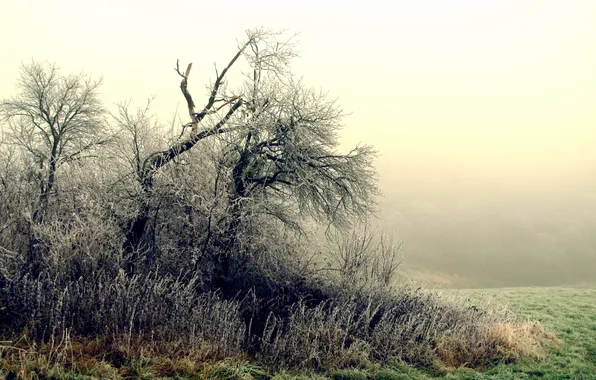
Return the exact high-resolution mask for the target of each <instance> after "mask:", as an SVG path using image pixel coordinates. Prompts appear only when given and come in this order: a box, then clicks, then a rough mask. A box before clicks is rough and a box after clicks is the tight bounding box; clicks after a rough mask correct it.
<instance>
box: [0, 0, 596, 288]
mask: <svg viewBox="0 0 596 380" xmlns="http://www.w3.org/2000/svg"><path fill="white" fill-rule="evenodd" d="M256 26H265V27H271V28H286V29H288V30H289V31H291V32H298V33H300V35H299V37H298V40H299V45H298V49H299V52H300V57H299V58H298V59H297V60H296V61H295V63H294V64H293V67H294V71H295V72H296V73H297V74H298V75H302V76H304V81H305V83H307V84H309V85H312V86H314V87H317V88H322V89H324V90H328V91H329V93H330V95H331V96H333V97H337V98H338V100H339V104H341V105H342V107H343V108H344V110H345V111H346V112H350V113H351V115H350V116H349V117H347V118H346V119H345V124H346V128H345V134H344V139H343V142H344V144H345V145H346V146H348V145H353V144H355V143H358V142H362V143H367V144H373V145H375V146H376V147H377V149H378V150H379V151H380V153H381V157H380V158H379V160H378V169H379V172H380V177H381V186H382V187H383V191H384V193H385V198H384V200H383V207H384V208H383V211H382V212H381V213H380V215H379V216H380V217H381V219H382V220H383V221H384V222H386V225H387V226H388V228H391V229H395V230H396V231H398V233H399V235H400V236H402V237H403V238H404V239H405V240H406V247H409V252H410V257H409V258H408V256H407V260H409V261H410V262H411V263H413V267H420V268H422V269H421V270H422V271H425V270H427V269H428V268H430V267H432V265H431V264H429V263H430V262H443V261H440V260H438V261H436V260H435V261H433V260H431V259H428V260H426V261H425V260H423V259H422V258H424V257H430V258H435V257H439V256H440V257H443V260H445V262H449V260H452V262H454V263H456V264H457V263H459V261H457V260H459V259H461V260H462V262H463V261H466V260H467V258H468V257H469V256H466V259H465V260H464V259H463V258H461V257H460V256H461V255H462V253H461V252H468V251H469V252H470V253H469V255H476V256H474V257H476V260H479V259H478V257H482V258H483V259H482V260H485V259H486V257H487V256H486V255H487V254H486V253H482V252H478V251H479V250H482V247H490V249H488V250H487V251H490V252H491V253H490V254H491V255H493V256H494V257H502V256H503V255H504V251H505V250H507V255H512V256H511V257H524V255H526V256H525V257H532V258H539V257H542V256H541V255H542V254H541V253H540V252H541V251H544V249H545V247H552V246H553V245H554V244H552V242H550V243H549V242H547V240H548V239H546V238H545V237H544V236H545V235H544V234H546V235H548V236H550V235H551V234H553V233H555V234H556V233H559V232H558V231H562V230H565V231H567V230H566V229H565V228H566V227H567V226H569V225H573V223H579V224H580V226H579V227H577V226H576V227H574V228H575V229H574V230H573V231H572V232H569V231H567V232H565V233H563V232H561V234H563V235H561V236H560V239H559V240H560V241H566V242H568V244H567V245H565V244H563V245H561V246H557V247H558V248H557V249H555V251H556V252H555V251H553V252H555V253H553V255H557V254H558V255H560V257H559V259H560V261H556V262H555V263H554V264H552V266H553V268H554V267H556V266H560V263H561V262H569V261H570V260H571V259H569V257H575V258H577V257H579V256H581V257H582V260H586V261H585V262H584V261H581V260H580V262H578V263H577V265H578V266H583V267H584V269H585V267H586V265H588V266H590V265H593V267H591V268H594V269H595V270H596V239H594V238H593V235H596V219H594V217H592V216H591V215H592V213H594V214H596V195H595V194H596V1H594V0H585V1H581V0H559V1H548V0H500V1H489V0H470V1H462V0H452V1H442V0H437V1H411V0H410V1H375V0H369V1H366V2H356V1H354V2H343V1H342V2H340V1H321V0H319V1H294V2H281V1H235V0H233V1H211V2H202V1H182V0H172V1H167V2H165V1H160V2H150V1H136V0H135V1H125V0H120V1H114V0H105V1H99V2H86V1H80V0H79V1H71V0H68V1H66V0H64V1H59V0H55V1H48V0H46V1H41V0H19V1H9V0H0V39H1V41H2V45H3V51H4V54H2V59H1V60H0V97H6V96H8V95H10V94H12V93H13V91H14V84H15V81H16V77H17V76H18V71H19V65H20V64H21V62H23V61H27V60H29V59H30V58H35V59H36V60H47V61H50V62H55V63H56V64H58V66H60V67H61V68H62V69H63V71H64V72H69V71H80V70H83V71H85V72H90V73H92V74H96V75H103V77H104V80H105V85H104V86H103V90H102V91H103V94H104V100H105V101H106V103H108V104H110V103H112V102H117V101H121V100H125V99H129V98H132V99H133V101H134V102H135V103H138V104H140V103H143V102H144V101H145V99H147V98H148V97H149V96H151V95H155V96H156V97H157V98H156V101H155V106H156V108H155V111H156V112H157V113H158V115H159V117H160V118H161V119H162V120H167V119H169V118H170V117H171V116H172V114H173V113H174V111H175V110H176V106H177V105H181V106H182V105H183V104H184V102H183V99H182V97H181V95H180V90H179V88H178V85H179V78H178V77H177V75H176V73H175V72H174V71H173V67H174V65H175V62H176V59H177V58H180V60H181V63H182V64H183V65H185V64H186V63H188V62H193V63H194V68H193V75H192V77H191V83H190V86H191V90H192V91H193V96H194V97H195V99H196V101H197V103H198V104H201V103H202V101H200V100H199V99H201V97H200V96H199V95H200V94H202V93H203V89H204V85H206V84H207V83H208V81H209V79H210V78H212V77H213V69H212V67H213V66H212V65H213V63H214V62H217V63H218V64H219V65H220V66H222V65H224V64H225V63H226V62H227V60H228V59H229V57H231V55H232V54H233V53H234V52H235V47H236V39H241V38H242V37H243V35H244V30H246V29H248V28H252V27H256ZM540 202H542V203H540ZM482 210H485V211H486V210H490V212H488V211H486V212H485V211H482ZM545 210H547V211H545ZM548 210H550V211H548ZM553 210H554V211H553ZM556 210H558V211H556ZM590 210H591V211H592V212H588V211H590ZM551 211H552V212H551ZM487 213H488V214H487ZM553 213H554V214H553ZM425 215H426V217H428V218H429V219H424V217H425ZM429 215H431V216H429ZM470 215H473V217H470ZM441 218H443V219H441ZM466 218H467V219H466ZM470 218H471V219H470ZM499 218H501V219H502V218H505V219H506V220H505V221H501V222H499V223H502V224H503V225H505V226H506V229H508V230H507V231H509V232H507V233H503V234H501V235H499V233H498V229H496V228H493V224H492V223H493V222H494V221H495V219H499ZM507 218H513V219H511V220H510V219H507ZM516 218H517V219H516ZM553 219H556V220H558V221H559V222H558V223H559V224H556V225H555V226H554V227H552V231H551V230H548V231H550V232H548V233H547V232H544V231H542V230H540V228H538V227H536V226H541V225H542V224H543V223H544V222H545V220H546V221H550V222H552V220H553ZM499 220H500V219H499ZM428 221H433V223H435V224H433V226H432V231H431V232H428V233H427V232H425V231H427V229H429V228H431V226H430V225H429V222H428ZM441 221H443V222H444V223H443V224H442V223H441ZM580 222H581V223H580ZM541 223H542V224H541ZM592 223H593V224H592ZM454 226H455V227H454ZM478 226H484V227H483V228H485V229H486V230H487V231H489V230H490V231H491V232H490V233H488V232H486V233H485V234H484V235H482V233H480V235H481V236H482V239H480V240H478V241H476V242H475V241H474V238H475V236H470V237H469V238H467V237H466V236H467V235H466V233H464V232H462V231H463V230H465V229H468V228H476V227H478ZM528 226H529V227H528ZM447 227H448V228H447ZM454 228H455V230H454ZM478 228H480V227H478ZM526 228H529V230H528V231H526V230H525V229H526ZM537 228H538V230H536V229H537ZM480 229H482V228H480ZM454 231H456V232H454ZM495 231H497V232H495ZM511 231H515V232H516V233H517V232H520V231H522V232H520V236H518V238H517V239H518V240H516V242H517V241H519V244H517V245H516V244H513V245H512V246H507V247H503V248H502V251H501V250H499V249H500V248H499V249H497V248H495V247H499V246H500V245H499V244H501V243H502V242H503V241H505V240H507V239H511V236H510V232H511ZM523 231H526V233H524V232H523ZM553 231H554V232H553ZM589 231H592V233H591V234H590V232H589ZM569 234H571V235H569ZM574 234H575V235H574ZM578 234H579V235H578ZM470 235H478V234H476V233H474V232H470ZM536 236H538V237H539V238H537V237H536ZM571 236H573V238H572V237H571ZM576 243H578V244H580V245H581V249H580V248H577V244H576ZM561 244H562V243H561ZM443 247H445V248H443ZM528 247H530V248H528ZM531 247H533V248H531ZM553 249H554V248H553ZM472 252H476V253H472ZM406 255H408V252H407V251H406ZM425 255H426V256H425ZM458 255H459V256H458ZM561 255H562V256H561ZM573 255H576V256H573ZM578 255H579V256H578ZM493 256H490V257H493ZM445 257H447V258H445ZM458 257H459V259H457V258H458ZM494 257H493V258H494ZM508 257H509V256H508ZM495 260H496V259H495ZM520 260H522V259H520ZM549 260H550V258H549ZM578 260H579V259H578ZM497 261H498V260H497ZM497 261H495V263H496V262H497ZM522 261H523V260H522ZM547 261H548V260H547ZM571 261H573V260H571ZM520 262H521V261H520ZM499 263H500V262H499ZM514 263H515V262H514ZM495 265H496V264H495ZM503 265H504V264H503ZM545 265H546V264H545ZM440 266H442V267H443V268H446V265H442V264H441V265H437V266H436V267H433V268H431V269H432V272H441V273H442V267H440ZM455 266H456V265H455V264H454V265H452V266H451V267H449V272H450V273H448V274H449V275H451V274H454V273H452V272H457V270H456V269H454V268H455ZM530 267H532V265H531V264H530V263H528V264H527V270H531V268H530ZM534 267H535V265H534ZM474 268H475V269H474V270H483V269H482V268H483V267H482V265H481V263H480V262H479V263H478V267H474ZM524 268H526V267H524ZM549 268H550V267H549ZM574 268H575V267H574ZM431 269H428V270H431ZM572 269H573V268H572ZM572 269H570V271H571V272H570V273H571V274H569V275H568V277H565V279H567V278H569V279H571V278H573V277H574V276H575V277H577V276H579V277H581V275H580V274H578V273H580V272H581V271H580V270H579V269H578V270H576V271H575V272H574V271H573V270H575V269H573V270H572ZM446 270H447V269H445V271H446ZM553 270H554V269H553ZM463 272H465V271H462V273H455V274H457V275H467V274H466V273H467V272H466V273H463ZM468 274H469V273H468ZM520 276H521V275H520ZM502 278H505V277H503V276H501V277H499V276H497V275H495V281H496V282H498V281H497V280H498V279H502ZM582 278H583V277H582ZM512 281H513V280H512ZM566 281H567V280H566Z"/></svg>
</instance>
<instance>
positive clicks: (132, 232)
mask: <svg viewBox="0 0 596 380" xmlns="http://www.w3.org/2000/svg"><path fill="white" fill-rule="evenodd" d="M270 36H271V33H270V32H268V31H265V30H260V29H257V30H252V31H248V32H247V38H246V41H245V42H243V43H241V44H240V45H239V47H238V50H237V52H236V53H235V54H234V56H233V57H232V59H231V60H230V61H229V62H228V64H227V65H226V67H225V68H224V69H223V70H222V71H221V72H219V71H218V70H217V68H216V70H215V74H216V79H215V82H214V83H213V84H212V85H211V89H210V91H209V96H208V99H207V102H206V104H205V106H204V107H203V108H202V109H201V110H200V111H199V112H197V110H196V105H195V102H194V100H193V97H192V95H191V94H190V91H189V89H188V80H189V77H190V73H191V69H192V63H190V64H189V65H188V66H187V68H186V70H185V71H181V70H180V66H179V64H178V62H177V63H176V68H175V70H176V72H177V73H178V75H179V76H180V77H182V81H181V83H180V89H181V91H182V94H183V96H184V98H185V100H186V103H187V107H188V116H189V118H190V122H189V123H188V124H186V125H184V126H183V133H182V134H181V135H180V137H181V138H182V140H181V141H178V142H175V143H173V144H172V145H171V146H169V147H168V148H166V149H164V150H161V151H157V152H154V153H152V154H150V155H149V156H148V157H146V158H145V159H144V161H143V163H142V165H141V166H140V168H139V170H138V173H139V178H140V183H141V187H142V191H143V196H142V197H141V201H140V203H139V210H138V212H137V215H136V216H135V217H134V218H133V219H132V220H130V222H129V223H128V227H127V236H126V243H125V247H124V248H125V250H126V251H128V252H129V253H131V254H132V256H133V261H134V260H136V259H137V258H136V256H138V255H139V254H140V252H141V251H143V250H148V249H150V248H148V247H147V241H146V240H145V237H146V235H145V233H146V229H147V222H148V221H149V219H150V211H151V210H150V209H151V202H150V199H151V192H152V189H153V181H154V177H155V174H156V173H157V172H159V171H160V169H161V168H162V167H164V166H166V165H167V164H168V163H169V162H171V161H172V160H174V159H175V158H176V157H178V156H180V155H181V154H183V153H185V152H187V151H189V150H190V149H192V148H193V147H194V146H196V145H197V143H198V142H199V141H201V140H204V139H206V138H208V137H211V136H215V135H221V134H224V133H227V132H229V131H231V130H233V127H232V128H227V127H226V125H227V123H228V122H229V120H230V119H231V118H232V117H233V116H234V114H235V113H236V111H238V109H240V108H241V107H242V105H243V99H242V98H241V97H239V96H235V95H234V94H232V93H228V92H227V91H226V85H225V79H226V75H227V74H228V71H229V70H230V69H231V68H232V66H233V65H234V64H235V63H236V62H237V61H238V59H239V58H241V57H242V55H243V53H244V52H245V50H246V49H247V47H249V46H250V45H251V44H257V43H260V42H261V41H264V40H266V39H267V38H269V37H270ZM199 124H202V125H205V128H204V129H202V130H200V131H199ZM189 127H190V135H188V136H185V135H184V132H185V130H186V129H187V128H189Z"/></svg>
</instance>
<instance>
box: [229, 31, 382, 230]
mask: <svg viewBox="0 0 596 380" xmlns="http://www.w3.org/2000/svg"><path fill="white" fill-rule="evenodd" d="M268 42H269V41H268ZM249 46H250V49H247V50H246V52H245V55H247V56H248V58H247V61H248V62H249V63H250V64H251V69H252V70H251V71H252V72H251V73H250V75H248V76H247V77H248V78H247V81H246V82H245V84H244V87H243V90H244V91H243V92H242V93H241V95H240V96H241V98H242V99H244V100H245V104H246V106H245V107H244V109H243V110H242V114H243V118H242V119H240V120H238V123H239V124H238V128H236V129H234V131H232V132H231V133H230V134H227V135H226V136H225V137H224V138H225V139H227V141H228V144H229V146H228V149H227V151H226V152H224V154H226V155H227V156H228V160H227V162H228V163H229V167H230V169H231V170H230V172H231V177H232V178H231V182H232V184H233V185H232V186H230V189H231V191H230V194H229V201H230V220H231V222H230V224H229V228H228V230H227V231H226V235H227V237H229V238H231V239H232V240H233V239H235V238H234V237H235V236H236V235H237V234H236V231H235V230H236V229H237V227H238V225H239V223H240V221H241V219H242V218H243V214H246V215H247V216H248V217H249V218H254V208H253V206H254V205H255V204H257V203H258V204H259V205H260V207H261V211H260V212H262V213H265V214H267V215H269V216H272V217H274V218H276V219H278V220H279V221H281V222H283V223H284V224H286V225H288V226H291V227H293V228H296V227H298V228H299V227H300V223H299V220H300V219H302V218H314V219H315V220H316V221H318V222H323V223H327V224H329V225H333V226H336V227H346V226H349V225H350V224H351V223H352V222H353V221H355V220H356V219H362V218H366V216H367V215H369V213H370V212H372V211H373V209H374V206H375V197H376V195H377V194H378V190H377V186H376V172H375V170H374V169H373V159H374V158H375V154H376V153H375V151H374V150H373V149H372V147H370V146H357V147H355V148H353V149H351V150H350V151H348V152H347V153H343V152H340V151H339V150H338V145H339V140H338V137H339V131H340V129H341V127H342V125H341V120H342V117H343V112H342V110H341V109H340V108H339V107H338V106H337V105H336V103H335V101H333V100H329V99H328V98H327V96H326V94H324V93H322V92H320V91H315V90H312V89H309V88H307V87H305V86H304V85H303V84H302V83H301V82H300V81H297V80H295V79H294V77H293V75H292V73H291V72H290V71H289V68H288V66H289V59H290V58H292V57H293V56H294V54H293V46H292V44H291V43H287V42H285V43H280V42H278V41H274V42H269V43H262V44H256V43H251V44H250V45H249Z"/></svg>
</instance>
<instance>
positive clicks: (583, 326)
mask: <svg viewBox="0 0 596 380" xmlns="http://www.w3.org/2000/svg"><path fill="white" fill-rule="evenodd" d="M446 293H452V291H447V292H446ZM458 293H459V294H460V295H463V296H466V297H469V298H471V299H472V300H474V299H480V298H485V297H491V298H494V299H495V301H494V302H497V303H500V304H501V303H505V304H507V305H509V306H510V308H511V309H512V310H514V311H516V312H518V313H519V314H520V315H521V316H522V317H528V318H531V319H535V320H538V321H540V322H542V324H543V325H544V326H545V327H546V328H547V329H548V330H550V331H553V332H555V334H556V335H557V337H558V338H559V339H560V340H561V342H560V344H559V347H558V349H556V350H553V351H551V352H549V353H548V355H547V356H545V357H544V358H543V359H541V360H532V361H526V362H522V363H517V364H513V365H510V364H509V365H508V364H500V365H498V366H496V367H493V368H490V369H488V370H487V371H484V372H476V371H472V370H466V369H459V370H455V371H452V372H450V373H443V374H442V376H440V375H438V374H437V373H435V374H434V375H433V374H431V373H430V372H429V371H428V370H417V369H414V368H411V367H409V366H406V365H401V364H397V365H395V366H387V367H385V368H379V369H376V370H375V369H369V370H367V371H356V370H347V371H338V372H335V373H332V374H331V378H334V379H367V378H368V379H379V380H381V379H431V378H437V377H436V376H438V378H443V379H534V378H542V379H596V289H567V288H512V289H491V290H462V291H459V292H458ZM137 364H138V365H137V366H138V368H134V370H133V371H132V372H133V373H129V374H128V376H126V375H124V376H122V375H123V374H122V372H121V371H120V373H118V372H115V371H114V372H112V375H108V373H109V372H110V371H108V373H106V372H104V373H103V375H104V376H106V375H107V376H106V377H108V378H110V377H112V376H114V375H115V376H117V377H121V376H122V377H128V378H147V379H155V378H160V376H159V375H156V373H155V372H159V371H155V369H156V367H155V364H154V365H151V364H149V363H146V364H145V365H143V364H141V363H137ZM205 364H206V363H205ZM195 365H196V364H195ZM199 366H200V367H202V368H200V369H199V368H196V371H190V372H194V373H195V374H196V375H194V376H191V377H190V378H204V377H210V378H228V379H250V378H267V377H268V376H267V375H265V374H264V373H262V372H261V371H260V370H259V369H258V367H254V366H252V365H250V364H248V363H246V362H242V361H241V362H240V363H238V362H237V363H235V364H233V363H225V362H220V363H212V364H211V365H207V366H205V365H199ZM132 367H135V366H132ZM130 369H131V370H132V369H133V368H130ZM69 372H70V371H60V370H58V371H55V374H54V376H55V377H54V376H49V377H50V378H73V375H72V372H70V374H69ZM102 372H103V371H102ZM152 372H153V373H152ZM131 375H132V376H131ZM143 375H144V376H143ZM251 375H252V376H251ZM263 375H265V376H263ZM0 378H2V376H1V375H0ZM74 378H79V379H82V378H88V377H83V376H80V377H79V376H76V375H75V376H74ZM161 378H163V377H161ZM274 378H276V379H296V378H306V377H295V376H292V375H289V374H283V373H280V374H277V375H276V376H275V377H274Z"/></svg>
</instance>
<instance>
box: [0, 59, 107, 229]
mask: <svg viewBox="0 0 596 380" xmlns="http://www.w3.org/2000/svg"><path fill="white" fill-rule="evenodd" d="M100 85H101V79H99V80H95V79H93V78H92V77H91V76H90V75H87V74H83V73H81V74H70V75H66V76H63V75H61V74H60V72H59V69H58V67H56V66H55V65H52V64H40V63H37V62H34V61H32V62H30V63H28V64H24V65H22V67H21V75H20V78H19V80H18V82H17V86H18V89H19V94H18V95H16V96H14V97H12V98H9V99H5V100H3V101H2V102H1V103H0V116H1V117H2V118H3V119H4V120H5V121H6V122H7V125H8V128H9V131H8V133H7V140H8V141H9V142H10V143H12V144H16V145H18V146H20V147H23V148H24V149H25V150H26V151H27V152H28V153H29V154H30V156H31V157H32V158H33V159H34V162H35V165H36V166H37V169H38V172H37V182H38V183H37V184H38V186H39V196H38V202H37V205H36V207H35V208H34V213H33V219H34V220H35V221H36V222H41V221H43V218H44V214H45V212H46V210H47V207H48V201H49V198H50V195H51V194H52V190H53V189H54V185H55V183H56V173H57V171H58V169H59V167H60V165H62V164H64V163H67V162H70V161H72V160H76V159H80V158H83V157H84V156H85V155H86V154H88V153H89V152H90V151H91V150H92V149H93V148H95V147H96V146H97V145H100V144H103V143H105V142H106V141H107V139H108V136H107V135H106V129H105V126H106V124H105V119H104V108H103V105H102V103H101V101H100V100H99V97H98V95H99V93H98V90H99V87H100Z"/></svg>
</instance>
